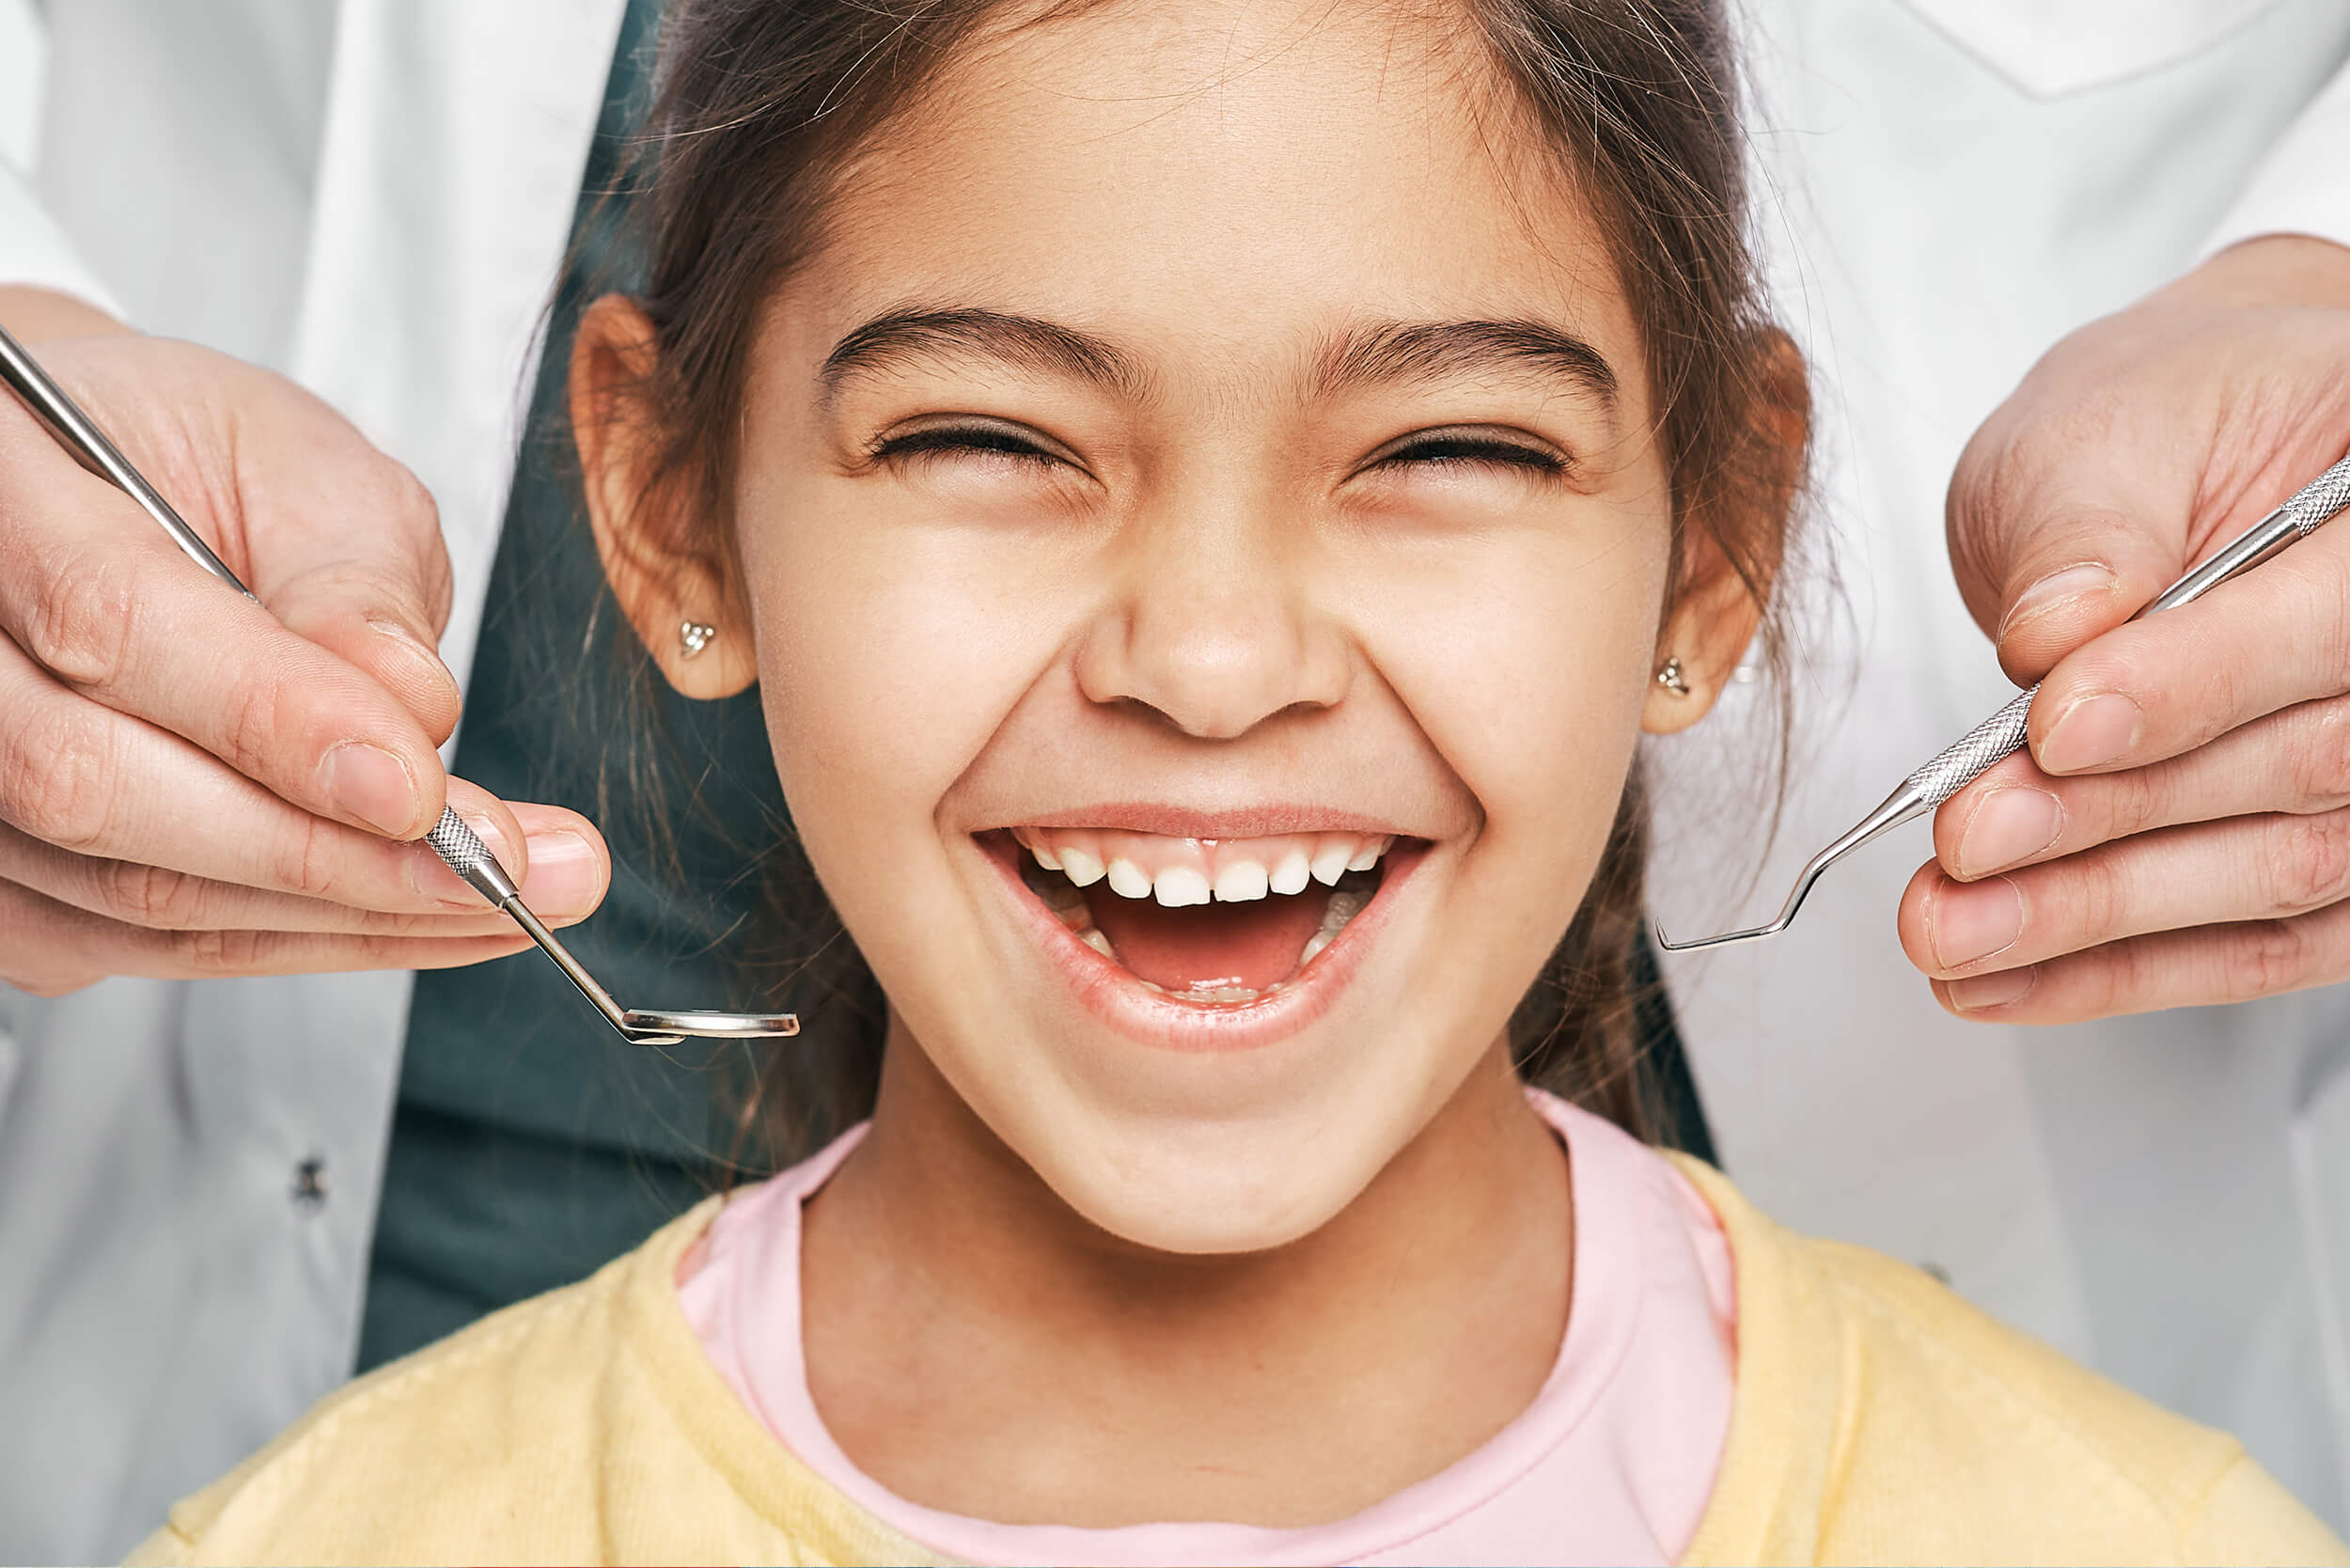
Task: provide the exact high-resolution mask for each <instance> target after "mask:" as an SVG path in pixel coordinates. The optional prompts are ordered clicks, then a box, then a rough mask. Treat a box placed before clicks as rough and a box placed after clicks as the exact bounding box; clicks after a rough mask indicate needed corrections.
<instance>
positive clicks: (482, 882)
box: [424, 806, 520, 909]
mask: <svg viewBox="0 0 2350 1568" xmlns="http://www.w3.org/2000/svg"><path fill="white" fill-rule="evenodd" d="M424 841H425V842H426V843H428V844H431V846H432V853H433V854H435V855H439V856H440V857H441V858H442V859H443V860H446V861H447V862H448V869H449V870H452V871H455V872H456V873H457V874H458V875H459V876H462V877H463V878H464V879H465V881H466V882H467V883H468V884H469V885H470V886H472V887H473V889H474V890H475V891H476V892H478V893H479V894H480V895H481V896H482V897H483V898H485V899H488V900H489V901H490V902H491V903H493V904H494V905H496V906H497V907H498V908H500V909H504V908H505V907H506V902H507V901H508V900H509V899H511V898H514V897H515V896H516V895H517V894H518V893H519V891H520V889H518V888H517V887H515V886H514V879H513V878H512V877H509V876H508V875H507V874H506V868H505V867H503V866H501V865H499V864H498V857H497V856H496V855H492V854H491V853H490V846H489V845H487V844H485V843H483V842H482V841H481V836H480V835H479V834H478V833H476V832H475V831H474V830H473V829H472V828H471V827H470V826H468V825H467V824H466V822H465V819H464V818H462V817H461V816H459V815H458V814H457V811H456V808H454V807H447V806H445V807H443V808H441V820H440V821H439V822H437V823H433V824H432V826H431V830H430V831H429V832H427V833H426V834H425V836H424Z"/></svg>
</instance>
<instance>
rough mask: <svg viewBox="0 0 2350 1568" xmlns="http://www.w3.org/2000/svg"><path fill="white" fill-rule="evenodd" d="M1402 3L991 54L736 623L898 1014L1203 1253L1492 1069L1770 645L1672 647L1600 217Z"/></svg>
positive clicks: (1052, 1174) (839, 287)
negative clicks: (1651, 777)
mask: <svg viewBox="0 0 2350 1568" xmlns="http://www.w3.org/2000/svg"><path fill="white" fill-rule="evenodd" d="M1359 10H1360V12H1362V13H1368V14H1358V12H1357V8H1343V7H1342V8H1335V9H1334V8H1329V7H1326V6H1319V5H1317V6H1311V7H1299V6H1293V5H1290V4H1279V3H1268V4H1252V3H1246V0H1231V3H1229V4H1206V5H1164V4H1154V5H1152V6H1149V7H1141V6H1116V7H1109V8H1094V9H1092V10H1091V11H1089V12H1088V13H1087V14H1085V15H1083V16H1082V17H1079V18H1077V19H1075V20H1065V21H1058V22H1054V23H1051V24H1042V25H1038V26H1034V27H1031V28H1028V29H1026V30H1011V31H1007V32H1004V33H1002V34H1000V35H998V36H996V37H995V38H993V39H991V40H990V41H987V42H985V43H983V44H981V45H979V46H978V47H976V48H973V49H970V50H968V51H966V54H965V56H964V59H963V61H962V62H960V63H959V64H958V66H957V67H956V69H955V71H954V72H953V74H952V76H951V78H950V80H949V81H948V84H947V85H946V86H943V87H942V88H941V89H940V90H938V91H936V92H935V93H933V94H932V95H931V96H930V97H929V98H928V99H926V100H925V102H923V103H922V104H921V105H919V106H917V108H916V109H915V110H913V111H912V112H911V113H910V114H908V115H907V116H906V117H904V118H903V120H902V122H901V124H900V125H898V126H897V127H896V128H895V129H894V130H892V131H891V132H890V133H887V134H886V136H885V138H884V139H883V141H882V142H881V144H879V145H876V146H874V147H872V148H870V149H868V150H867V151H866V152H865V153H864V154H862V155H861V156H860V158H859V160H858V162H857V163H856V164H855V165H854V169H853V171H852V177H851V179H850V180H849V181H848V184H847V186H846V188H845V190H844V191H843V193H842V194H841V195H840V196H838V198H837V200H836V201H835V203H834V205H833V206H832V208H831V209H830V222H829V226H828V228H827V233H826V239H825V243H824V245H823V249H822V252H821V254H820V255H818V256H817V257H816V258H815V259H813V260H812V261H810V262H809V263H807V265H806V266H804V267H803V268H801V269H800V270H798V271H797V272H796V273H794V274H793V275H792V277H791V280H790V281H789V283H788V284H787V286H786V287H785V289H784V290H783V291H782V293H781V294H780V296H779V297H778V298H777V299H776V301H775V302H774V304H773V306H772V308H771V309H770V310H769V311H768V312H767V313H766V315H765V316H764V319H763V325H762V329H761V331H760V337H759V338H758V341H757V345H756V351H755V364H754V367H753V369H752V372H751V377H750V382H749V385H748V395H747V400H746V405H745V407H744V410H743V427H742V457H741V467H740V476H739V485H738V490H737V494H736V497H735V510H736V526H737V533H738V540H739V545H740V554H741V562H742V566H743V569H744V586H745V587H746V588H747V595H746V597H747V602H748V604H749V605H750V606H751V614H752V617H753V620H754V625H753V626H752V627H750V628H748V629H741V628H726V629H723V630H722V634H721V637H722V642H723V641H724V640H725V639H729V638H731V639H733V646H735V647H737V648H740V647H742V646H743V644H744V642H746V641H748V640H750V638H749V636H748V635H746V632H747V633H748V634H750V635H755V641H756V650H757V660H756V676H757V678H758V680H759V681H760V689H761V691H762V693H763V696H764V701H765V705H766V712H767V719H768V726H769V730H770V733H771V735H772V737H773V739H774V744H775V751H776V762H777V765H778V767H779V769H780V771H781V775H782V778H783V783H784V788H785V792H786V794H787V796H788V798H789V801H790V805H791V813H792V817H793V820H794V822H795V823H797V825H798V828H799V831H800V834H801V836H802V838H803V839H804V840H805V842H806V845H807V853H808V855H809V856H810V857H811V859H812V861H813V864H814V866H815V868H816V870H817V871H818V873H819V875H820V876H821V877H822V879H823V885H824V887H825V889H826V890H827V891H828V892H829V893H830V895H831V897H832V899H833V900H834V902H835V903H836V904H837V905H838V909H839V912H840V915H841V917H842V918H843V919H844V921H845V922H846V923H847V926H848V929H849V931H850V933H851V934H852V935H853V936H854V938H855V940H856V942H857V945H858V947H859V948H860V949H862V950H863V952H864V954H865V955H866V957H867V959H868V960H869V961H870V964H871V965H872V967H873V969H874V971H875V973H876V974H877V975H878V976H879V978H880V980H881V982H882V984H883V986H884V988H885V990H886V992H887V994H888V996H889V999H890V1003H891V1006H892V1009H893V1019H892V1025H891V1029H892V1032H891V1043H890V1049H891V1050H892V1051H893V1052H902V1051H908V1050H918V1051H920V1052H922V1053H923V1054H924V1055H925V1056H926V1057H927V1058H928V1060H929V1062H930V1063H931V1064H932V1065H933V1066H934V1067H935V1069H936V1073H937V1074H938V1076H939V1077H941V1078H943V1080H944V1081H945V1082H946V1083H947V1084H949V1085H951V1086H952V1089H953V1090H954V1091H955V1092H956V1093H957V1094H959V1095H960V1097H961V1098H962V1099H963V1100H964V1102H965V1103H967V1105H969V1106H970V1107H971V1109H972V1110H973V1111H975V1112H976V1113H977V1115H978V1117H979V1119H980V1120H981V1121H984V1123H985V1124H986V1126H987V1127H988V1128H989V1129H991V1130H992V1131H993V1133H994V1134H995V1136H996V1137H999V1138H1000V1139H1001V1140H1002V1142H1003V1143H1004V1144H1005V1145H1006V1146H1008V1147H1009V1148H1010V1149H1011V1151H1013V1152H1016V1153H1017V1155H1018V1156H1019V1157H1020V1158H1021V1159H1022V1160H1024V1161H1025V1162H1026V1164H1027V1165H1028V1166H1029V1167H1031V1168H1033V1169H1034V1170H1035V1171H1036V1172H1037V1173H1038V1174H1039V1175H1040V1176H1041V1177H1042V1180H1043V1181H1044V1182H1045V1183H1046V1184H1049V1185H1050V1186H1051V1188H1052V1189H1053V1190H1054V1191H1055V1192H1056V1193H1058V1195H1059V1196H1060V1198H1061V1199H1062V1200H1065V1201H1066V1202H1067V1203H1068V1204H1070V1205H1071V1206H1072V1207H1073V1208H1074V1209H1075V1210H1076V1211H1077V1212H1078V1213H1079V1214H1081V1215H1084V1216H1086V1217H1087V1218H1089V1220H1091V1221H1093V1222H1094V1223H1095V1224H1097V1225H1099V1226H1101V1227H1103V1228H1105V1229H1106V1230H1108V1231H1111V1232H1114V1233H1116V1234H1118V1235H1120V1236H1122V1237H1125V1238H1127V1239H1129V1240H1132V1241H1136V1242H1139V1243H1143V1244H1146V1245H1149V1246H1152V1247H1163V1248H1168V1249H1174V1250H1183V1251H1234V1250H1242V1249H1252V1248H1260V1247H1270V1246H1274V1245H1277V1244H1279V1243H1282V1242H1285V1241H1287V1240H1290V1239H1292V1238H1294V1237H1296V1236H1299V1235H1301V1234H1303V1233H1305V1232H1307V1231H1310V1230H1312V1229H1313V1228H1315V1227H1317V1226H1319V1225H1320V1224H1322V1223H1323V1222H1324V1220H1326V1219H1328V1218H1329V1217H1330V1216H1332V1215H1335V1214H1336V1213H1337V1212H1338V1211H1339V1210H1340V1209H1341V1208H1342V1207H1344V1206H1345V1205H1346V1204H1347V1203H1348V1202H1349V1201H1350V1200H1352V1199H1353V1198H1355V1195H1357V1194H1358V1193H1359V1192H1361V1191H1362V1190H1363V1189H1364V1187H1365V1186H1366V1185H1367V1184H1369V1183H1370V1182H1371V1179H1372V1178H1373V1177H1374V1176H1375V1175H1377V1174H1378V1172H1379V1171H1380V1170H1381V1169H1382V1168H1384V1167H1385V1166H1386V1165H1387V1163H1388V1162H1389V1161H1390V1159H1392V1158H1393V1157H1394V1156H1395V1155H1396V1154H1397V1153H1398V1152H1399V1151H1401V1150H1402V1149H1403V1148H1404V1147H1405V1146H1406V1145H1407V1144H1409V1143H1410V1142H1411V1141H1412V1140H1413V1139H1414V1137H1416V1136H1417V1135H1418V1134H1419V1133H1420V1131H1421V1130H1422V1129H1423V1128H1424V1127H1426V1126H1427V1125H1428V1124H1429V1123H1430V1121H1432V1119H1433V1118H1434V1116H1435V1114H1436V1112H1437V1111H1438V1110H1439V1109H1440V1108H1441V1107H1442V1106H1443V1105H1445V1104H1446V1103H1447V1101H1448V1100H1449V1098H1451V1097H1452V1096H1453V1095H1454V1094H1455V1092H1456V1091H1457V1090H1460V1088H1461V1086H1462V1085H1463V1083H1464V1081H1465V1078H1466V1077H1467V1075H1468V1074H1469V1073H1470V1071H1471V1069H1472V1068H1473V1067H1475V1066H1476V1065H1477V1064H1479V1063H1480V1062H1481V1061H1484V1062H1487V1063H1489V1064H1490V1063H1492V1062H1494V1061H1495V1053H1496V1052H1497V1051H1498V1050H1499V1049H1500V1043H1501V1040H1502V1037H1503V1031H1504V1028H1505V1026H1506V1023H1507V1020H1508V1018H1509V1015H1510V1013H1511V1011H1512V1007H1513V1005H1514V1004H1515V1003H1516V1001H1517V1000H1518V998H1519V996H1521V994H1522V993H1523V992H1524V990H1525V988H1526V987H1527V985H1528V983H1529V982H1530V981H1531V980H1532V979H1533V977H1534V976H1535V974H1536V973H1537V971H1538V970H1539V968H1540V967H1541V965H1542V964H1543V960H1544V958H1545V957H1546V956H1547V954H1548V953H1549V951H1550V949H1552V947H1553V946H1554V944H1555V943H1556V942H1557V941H1558V940H1559V936H1560V934H1561V933H1562V932H1563V931H1564V930H1565V928H1566V926H1567V924H1568V921H1569V920H1570V918H1571V917H1573V915H1574V913H1575V908H1576V905H1577V903H1578V902H1579V901H1580V899H1581V898H1582V896H1583V893H1584V890H1585V887H1586V886H1587V884H1588V882H1589V880H1590V875H1591V872H1592V870H1593V868H1594V867H1595V865H1596V864H1597V862H1598V859H1599V856H1600V854H1601V850H1602V848H1603V846H1604V843H1605V840H1606V835H1607V831H1608V827H1609V824H1610V822H1611V820H1612V818H1613V816H1614V813H1615V810H1616V807H1617V802H1618V799H1619V797H1620V795H1621V793H1622V789H1623V785H1624V780H1625V776H1626V772H1627V768H1628V765H1629V763H1630V762H1631V760H1632V755H1633V748H1634V745H1635V741H1636V739H1637V733H1638V731H1639V730H1640V729H1641V727H1642V723H1643V716H1644V713H1645V714H1646V717H1647V719H1648V721H1649V723H1650V727H1651V728H1657V729H1662V728H1671V727H1677V726H1678V725H1679V724H1682V723H1685V722H1687V721H1688V720H1690V719H1692V718H1694V717H1695V716H1696V714H1697V713H1699V712H1701V711H1702V708H1703V706H1704V703H1705V701H1706V699H1707V698H1706V696H1705V692H1706V691H1708V690H1710V689H1711V683H1710V682H1708V681H1707V677H1708V676H1709V675H1712V674H1715V673H1717V672H1716V671H1715V670H1714V669H1713V668H1712V667H1711V666H1710V665H1709V663H1708V658H1707V657H1706V653H1707V650H1716V651H1718V650H1720V649H1722V648H1723V647H1725V646H1726V648H1727V652H1726V653H1724V654H1723V655H1722V657H1723V658H1727V657H1728V656H1734V654H1735V653H1736V651H1737V647H1738V644H1739V643H1740V642H1741V641H1742V640H1743V638H1742V637H1739V636H1735V635H1731V636H1728V637H1725V636H1723V635H1719V634H1718V632H1715V633H1709V634H1704V635H1700V638H1699V640H1700V642H1702V644H1703V645H1704V646H1703V647H1701V648H1700V647H1698V646H1697V645H1696V644H1694V643H1693V644H1691V645H1689V647H1687V648H1683V647H1676V646H1674V645H1673V643H1672V639H1671V637H1670V636H1668V637H1667V638H1666V645H1667V647H1668V648H1670V649H1671V650H1672V651H1680V652H1682V654H1683V659H1684V666H1695V667H1693V669H1692V674H1693V677H1694V678H1695V679H1696V681H1697V682H1699V683H1700V694H1699V695H1697V696H1694V697H1690V698H1675V697H1673V696H1671V695H1670V694H1669V693H1665V692H1663V691H1661V690H1660V688H1659V687H1658V686H1657V685H1656V683H1655V682H1654V681H1653V669H1654V666H1655V664H1656V662H1657V660H1658V658H1659V657H1660V653H1659V617H1660V613H1661V611H1662V609H1663V607H1664V599H1665V591H1666V585H1667V576H1668V564H1669V548H1670V540H1669V493H1668V487H1667V481H1666V476H1665V471H1664V468H1663V464H1662V462H1661V459H1660V456H1659V453H1658V450H1657V447H1655V445H1654V444H1653V441H1652V439H1651V434H1650V427H1651V424H1652V410H1651V402H1650V397H1651V394H1650V389H1649V387H1648V385H1647V384H1646V381H1645V378H1644V375H1643V369H1642V366H1643V359H1642V353H1641V345H1640V343H1639V340H1638V337H1637V331H1636V327H1635V322H1634V318H1633V315H1632V312H1631V309H1630V307H1629V306H1628V305H1627V303H1626V301H1625V299H1624V297H1623V295H1622V290H1621V288H1620V286H1619V285H1618V283H1617V281H1616V279H1615V275H1614V272H1613V270H1612V267H1611V265H1610V263H1609V261H1608V259H1607V253H1606V248H1605V246H1604V243H1603V238H1602V233H1601V230H1600V228H1599V227H1598V225H1597V222H1596V220H1595V218H1594V215H1593V214H1592V212H1590V210H1589V209H1587V207H1586V206H1585V205H1584V203H1583V202H1582V200H1581V199H1580V198H1579V196H1578V195H1577V193H1576V191H1575V189H1574V187H1573V185H1572V183H1571V182H1570V181H1569V180H1566V179H1565V178H1563V177H1562V176H1560V175H1559V173H1558V172H1557V166H1556V165H1555V164H1553V163H1552V162H1550V161H1549V160H1548V159H1547V158H1546V157H1545V156H1544V155H1543V153H1542V152H1541V151H1540V150H1539V149H1537V148H1536V146H1535V144H1534V143H1533V141H1532V139H1531V138H1530V136H1529V135H1528V133H1525V132H1524V131H1522V130H1521V129H1520V128H1519V127H1518V125H1517V123H1516V122H1515V120H1514V119H1513V118H1512V110H1511V108H1510V105H1509V103H1508V102H1507V100H1506V97H1505V96H1504V95H1501V94H1499V93H1497V92H1493V91H1489V90H1487V87H1486V86H1485V85H1484V80H1485V79H1484V78H1483V77H1482V76H1481V74H1480V71H1479V69H1478V67H1477V65H1476V64H1475V62H1474V61H1473V60H1472V59H1471V58H1470V57H1469V55H1466V54H1465V53H1464V52H1458V51H1455V50H1453V49H1452V48H1451V47H1449V41H1448V40H1449V33H1450V32H1451V31H1454V30H1455V29H1449V28H1448V27H1447V26H1446V25H1444V24H1423V23H1408V24H1407V23H1403V22H1400V21H1398V20H1397V19H1396V17H1395V15H1394V12H1393V8H1359ZM709 604H710V601H709V600H704V601H703V602H702V603H701V604H699V605H698V606H697V605H693V604H686V605H684V606H683V607H684V608H685V609H687V610H689V611H691V610H694V609H696V608H699V609H701V610H703V611H705V612H706V611H707V610H708V608H709ZM666 608H667V606H666V605H665V608H664V611H656V612H654V613H653V615H651V616H650V617H649V616H647V615H646V614H645V613H644V612H643V611H642V609H641V607H640V608H639V620H640V623H649V622H660V621H661V620H662V618H663V615H664V614H665V612H666ZM699 619H709V616H708V614H707V613H705V614H702V615H701V616H700V617H699ZM675 624H676V617H674V616H667V617H666V625H667V626H669V627H672V628H673V627H674V626H675ZM1747 625H1748V626H1750V625H1751V621H1750V620H1749V621H1747ZM649 640H651V641H653V642H654V643H655V645H656V646H658V645H659V644H660V641H661V639H660V638H658V637H654V638H651V639H649ZM670 640H672V641H673V640H674V638H673V637H672V638H671V639H670ZM1693 651H1694V653H1695V654H1696V655H1698V656H1696V657H1693ZM667 662H668V663H669V666H670V667H671V670H672V673H673V676H675V677H676V678H678V679H679V680H680V681H681V683H682V684H684V685H686V687H687V689H688V690H697V689H699V688H697V685H696V684H695V682H700V683H701V685H702V686H708V685H709V684H710V683H711V682H713V681H715V682H720V683H722V684H723V683H740V682H742V681H746V680H748V679H749V678H750V677H751V675H752V673H753V671H752V669H751V668H750V667H749V665H748V663H747V662H746V661H744V662H740V663H738V664H737V665H736V666H732V667H733V670H734V676H733V680H732V682H728V680H727V677H726V674H725V672H726V670H727V669H728V668H729V666H727V665H725V664H724V663H723V662H721V661H705V663H704V664H700V665H696V666H687V665H684V664H682V663H681V662H679V661H677V660H675V659H674V658H670V659H669V660H668V661H667ZM1716 662H1719V661H1716ZM787 1048H788V1047H787Z"/></svg>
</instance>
